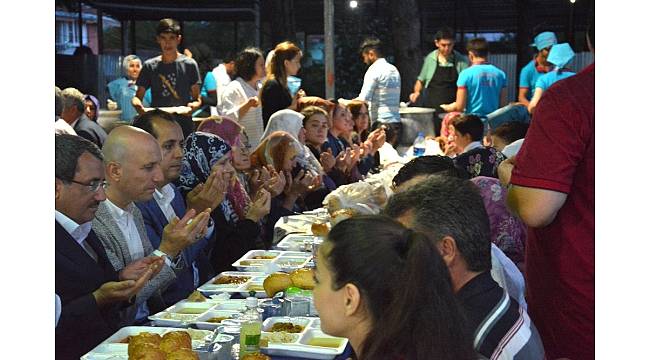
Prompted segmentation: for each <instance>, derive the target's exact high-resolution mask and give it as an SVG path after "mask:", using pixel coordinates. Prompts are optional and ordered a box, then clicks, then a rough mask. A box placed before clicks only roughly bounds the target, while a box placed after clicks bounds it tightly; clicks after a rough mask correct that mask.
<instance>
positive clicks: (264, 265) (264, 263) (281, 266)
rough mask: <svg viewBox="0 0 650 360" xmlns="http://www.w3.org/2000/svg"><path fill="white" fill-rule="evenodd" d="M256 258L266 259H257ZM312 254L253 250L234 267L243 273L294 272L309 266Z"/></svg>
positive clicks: (235, 263)
mask: <svg viewBox="0 0 650 360" xmlns="http://www.w3.org/2000/svg"><path fill="white" fill-rule="evenodd" d="M256 257H266V258H265V259H256ZM310 260H311V254H310V253H306V252H300V251H277V250H251V251H249V252H247V253H246V254H244V256H242V257H241V258H240V259H239V260H237V261H235V262H234V263H233V264H232V266H234V267H236V268H237V270H239V271H242V272H249V271H252V272H268V273H272V272H276V271H292V270H296V269H300V268H303V267H305V266H307V264H308V263H309V261H310Z"/></svg>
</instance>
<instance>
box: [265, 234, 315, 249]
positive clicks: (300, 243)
mask: <svg viewBox="0 0 650 360" xmlns="http://www.w3.org/2000/svg"><path fill="white" fill-rule="evenodd" d="M314 242H317V243H318V242H320V243H322V242H323V240H322V238H320V237H317V236H314V235H309V234H289V235H287V236H285V237H284V238H283V239H282V240H280V242H279V243H278V244H277V245H275V247H276V249H278V250H283V251H303V252H311V250H312V244H313V243H314Z"/></svg>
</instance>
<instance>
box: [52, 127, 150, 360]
mask: <svg viewBox="0 0 650 360" xmlns="http://www.w3.org/2000/svg"><path fill="white" fill-rule="evenodd" d="M102 159H103V156H102V153H101V151H100V150H99V148H98V147H97V146H96V145H95V144H93V143H91V142H90V141H88V140H86V139H83V138H81V137H79V136H76V135H69V134H62V135H57V136H56V137H55V163H56V167H55V169H56V170H55V184H56V185H55V200H54V208H55V209H56V211H55V216H54V217H55V219H56V221H55V232H54V233H55V267H56V268H55V274H56V275H55V291H56V294H57V295H58V297H60V299H61V309H60V311H61V313H60V318H59V320H58V322H57V327H56V337H55V339H56V340H55V341H56V349H55V351H56V357H57V359H78V358H79V357H81V356H82V355H83V354H85V353H86V352H88V351H89V350H90V349H92V348H93V347H95V346H96V345H97V344H99V343H100V342H101V341H102V340H104V339H106V338H107V337H108V336H110V335H111V334H112V333H114V332H115V331H117V330H118V329H119V328H120V326H121V325H120V324H119V321H118V314H119V311H120V310H121V309H123V308H125V307H127V306H129V305H130V301H129V299H131V298H132V297H133V296H134V295H135V294H136V293H138V291H140V289H142V287H143V286H144V285H145V283H146V282H147V281H149V279H150V278H151V277H152V276H155V275H156V274H157V273H158V271H160V269H161V267H162V259H159V258H156V257H145V258H141V259H139V260H137V261H134V262H132V263H130V264H128V265H127V266H125V267H123V268H122V269H121V270H120V271H119V272H117V271H115V269H114V268H113V266H112V265H111V263H110V262H109V260H108V258H107V256H106V251H105V250H104V247H103V246H102V244H101V243H100V242H99V240H98V239H97V236H96V235H95V233H94V232H93V230H92V229H91V221H92V219H93V218H94V217H95V211H97V207H98V206H99V204H100V203H101V202H102V201H104V200H105V199H106V195H105V193H104V187H105V185H106V183H105V181H104V168H103V166H102Z"/></svg>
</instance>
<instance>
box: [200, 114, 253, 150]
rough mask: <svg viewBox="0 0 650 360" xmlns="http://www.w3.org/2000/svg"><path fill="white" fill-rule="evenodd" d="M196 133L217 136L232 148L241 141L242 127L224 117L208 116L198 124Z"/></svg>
mask: <svg viewBox="0 0 650 360" xmlns="http://www.w3.org/2000/svg"><path fill="white" fill-rule="evenodd" d="M196 131H202V132H207V133H210V134H214V135H217V136H219V137H220V138H222V139H223V140H225V141H226V143H227V144H228V145H230V146H231V147H232V146H237V145H240V144H239V140H240V139H241V134H242V132H243V131H244V127H242V126H241V125H240V124H239V123H237V122H236V121H234V120H232V119H230V118H227V117H224V116H210V117H209V118H207V119H205V120H203V121H202V122H201V124H199V127H198V128H197V129H196Z"/></svg>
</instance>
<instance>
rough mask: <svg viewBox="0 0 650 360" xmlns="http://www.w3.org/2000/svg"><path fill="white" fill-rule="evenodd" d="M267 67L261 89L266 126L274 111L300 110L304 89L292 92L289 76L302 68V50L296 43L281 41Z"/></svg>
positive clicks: (263, 116) (263, 117)
mask: <svg viewBox="0 0 650 360" xmlns="http://www.w3.org/2000/svg"><path fill="white" fill-rule="evenodd" d="M273 51H274V53H273V55H272V57H271V60H270V61H269V63H268V65H267V67H266V81H264V84H263V85H262V89H261V90H260V99H261V100H262V119H263V120H264V127H266V123H268V122H269V118H270V117H271V115H273V113H275V112H276V111H278V110H282V109H291V110H294V111H298V110H299V109H298V98H299V97H300V96H302V95H304V92H303V91H297V92H295V94H293V95H292V94H291V92H290V91H289V85H288V84H287V78H288V77H289V76H295V75H296V74H298V71H299V70H300V59H301V58H302V51H301V50H300V48H299V47H298V46H296V44H294V43H292V42H290V41H285V42H282V43H279V44H278V45H277V46H276V47H275V49H274V50H273Z"/></svg>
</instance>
